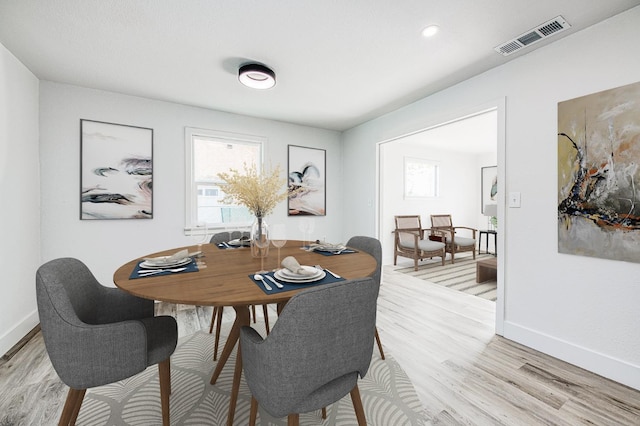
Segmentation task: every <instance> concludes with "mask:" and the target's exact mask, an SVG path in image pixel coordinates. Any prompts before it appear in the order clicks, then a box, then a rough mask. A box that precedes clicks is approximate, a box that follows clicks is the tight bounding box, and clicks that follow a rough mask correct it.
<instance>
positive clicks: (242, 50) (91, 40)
mask: <svg viewBox="0 0 640 426" xmlns="http://www.w3.org/2000/svg"><path fill="white" fill-rule="evenodd" d="M638 4H640V0H607V1H603V0H533V1H532V0H526V1H524V0H510V1H504V0H483V1H478V0H454V1H452V0H304V1H302V0H277V1H276V0H188V1H177V0H0V42H1V43H2V44H3V45H4V46H5V47H6V48H7V49H9V51H11V52H12V53H13V54H14V55H15V56H16V57H17V58H18V59H19V60H20V61H21V62H22V63H24V64H25V65H26V66H27V67H28V68H29V69H30V70H31V71H32V72H33V73H34V74H35V75H36V76H37V77H38V78H40V79H41V80H49V81H55V82H61V83H68V84H73V85H78V86H83V87H89V88H96V89H102V90H108V91H113V92H118V93H123V94H130V95H136V96H142V97H146V98H152V99H159V100H164V101H170V102H177V103H181V104H185V105H193V106H198V107H204V108H211V109H215V110H220V111H229V112H233V113H238V114H244V115H250V116H256V117H264V118H269V119H273V120H280V121H286V122H291V123H299V124H303V125H309V126H314V127H320V128H326V129H335V130H345V129H348V128H351V127H353V126H355V125H357V124H360V123H362V122H365V121H367V120H370V119H372V118H375V117H377V116H379V115H381V114H383V113H386V112H389V111H391V110H394V109H396V108H398V107H401V106H403V105H406V104H408V103H411V102H413V101H416V100H418V99H420V98H423V97H425V96H427V95H429V94H431V93H434V92H436V91H438V90H441V89H443V88H445V87H448V86H450V85H452V84H455V83H457V82H460V81H462V80H465V79H467V78H469V77H472V76H474V75H477V74H479V73H482V72H484V71H486V70H488V69H490V68H493V67H496V66H498V65H500V64H503V63H505V62H506V61H508V60H511V59H513V58H516V57H518V56H521V55H523V54H526V53H528V52H531V51H532V50H533V49H536V48H539V47H542V46H544V45H546V44H548V43H551V42H554V41H557V40H559V39H560V38H562V37H566V36H568V35H570V34H572V33H574V32H576V31H578V30H580V29H583V28H585V27H588V26H590V25H592V24H594V23H596V22H599V21H601V20H603V19H606V18H608V17H610V16H613V15H616V14H618V13H620V12H622V11H624V10H627V9H629V8H631V7H633V6H636V5H638ZM558 15H562V16H563V17H564V18H565V19H566V20H567V21H568V22H569V24H570V25H571V26H572V28H570V29H569V30H566V31H564V32H561V33H558V34H556V35H554V36H551V37H549V38H547V39H544V40H542V41H541V42H538V43H536V44H534V45H532V46H529V47H527V48H525V49H522V50H520V51H518V52H517V53H515V54H513V55H511V56H509V57H506V58H505V57H503V56H502V55H500V54H498V53H497V52H495V51H494V48H495V47H496V46H498V45H500V44H502V43H504V42H506V41H508V40H510V39H512V38H514V37H517V36H519V35H521V34H522V33H524V32H526V31H528V30H530V29H532V28H534V27H536V26H538V25H540V24H542V23H544V22H546V21H548V20H550V19H553V18H555V17H556V16H558ZM428 24H437V25H439V26H440V29H441V31H440V32H439V33H438V34H437V35H436V36H435V37H433V38H431V39H425V38H423V37H422V36H421V35H420V33H421V31H422V29H423V28H424V27H425V26H427V25H428ZM247 61H257V62H261V63H264V64H266V65H268V66H270V67H271V68H272V69H273V70H274V71H275V72H276V74H277V85H276V86H275V87H274V88H273V89H269V90H265V91H257V90H251V89H248V88H246V87H244V86H242V85H241V84H240V83H239V82H238V80H237V69H238V67H239V66H240V65H241V64H243V63H245V62H247Z"/></svg>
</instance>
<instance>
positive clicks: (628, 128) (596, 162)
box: [558, 82, 640, 263]
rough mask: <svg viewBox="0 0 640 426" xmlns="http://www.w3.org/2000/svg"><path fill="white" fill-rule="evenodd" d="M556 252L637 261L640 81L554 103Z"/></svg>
mask: <svg viewBox="0 0 640 426" xmlns="http://www.w3.org/2000/svg"><path fill="white" fill-rule="evenodd" d="M558 252H560V253H567V254H575V255H581V256H592V257H599V258H604V259H616V260H624V261H628V262H638V263H640V82H638V83H634V84H629V85H627V86H622V87H618V88H615V89H611V90H605V91H603V92H598V93H594V94H591V95H587V96H582V97H580V98H575V99H570V100H568V101H564V102H559V103H558Z"/></svg>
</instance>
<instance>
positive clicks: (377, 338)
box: [375, 327, 384, 359]
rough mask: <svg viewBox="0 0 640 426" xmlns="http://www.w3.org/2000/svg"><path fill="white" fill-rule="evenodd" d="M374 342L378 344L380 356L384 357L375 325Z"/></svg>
mask: <svg viewBox="0 0 640 426" xmlns="http://www.w3.org/2000/svg"><path fill="white" fill-rule="evenodd" d="M375 336H376V343H377V344H378V350H379V351H380V358H382V359H384V351H383V350H382V342H381V341H380V336H379V335H378V327H376V333H375Z"/></svg>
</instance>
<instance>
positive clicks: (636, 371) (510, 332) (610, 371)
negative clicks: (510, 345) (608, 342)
mask: <svg viewBox="0 0 640 426" xmlns="http://www.w3.org/2000/svg"><path fill="white" fill-rule="evenodd" d="M504 337H506V338H507V339H509V340H513V341H514V342H518V343H521V344H523V345H525V346H527V347H530V348H532V349H535V350H537V351H539V352H543V353H544V354H547V355H549V356H552V357H554V358H558V359H561V360H563V361H565V362H568V363H569V364H573V365H576V366H578V367H580V368H584V369H585V370H588V371H591V372H593V373H596V374H599V375H601V376H603V377H606V378H608V379H611V380H614V381H616V382H618V383H622V384H624V385H626V386H630V387H632V388H634V389H640V366H638V365H634V364H631V363H629V362H626V361H623V360H620V359H618V358H614V357H611V356H609V355H606V354H603V353H600V352H597V351H594V350H593V349H589V348H585V347H583V346H579V345H576V344H573V343H570V342H567V341H566V340H562V339H558V338H556V337H554V336H550V335H548V334H544V333H540V332H538V331H536V330H532V329H530V328H527V327H523V326H521V325H519V324H515V323H513V322H510V321H505V322H504Z"/></svg>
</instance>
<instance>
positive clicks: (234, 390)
mask: <svg viewBox="0 0 640 426" xmlns="http://www.w3.org/2000/svg"><path fill="white" fill-rule="evenodd" d="M241 378H242V347H241V345H240V342H238V352H237V355H236V368H235V370H233V385H232V386H231V396H230V398H229V417H228V418H227V426H233V418H234V416H235V414H236V402H237V401H238V393H240V379H241Z"/></svg>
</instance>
